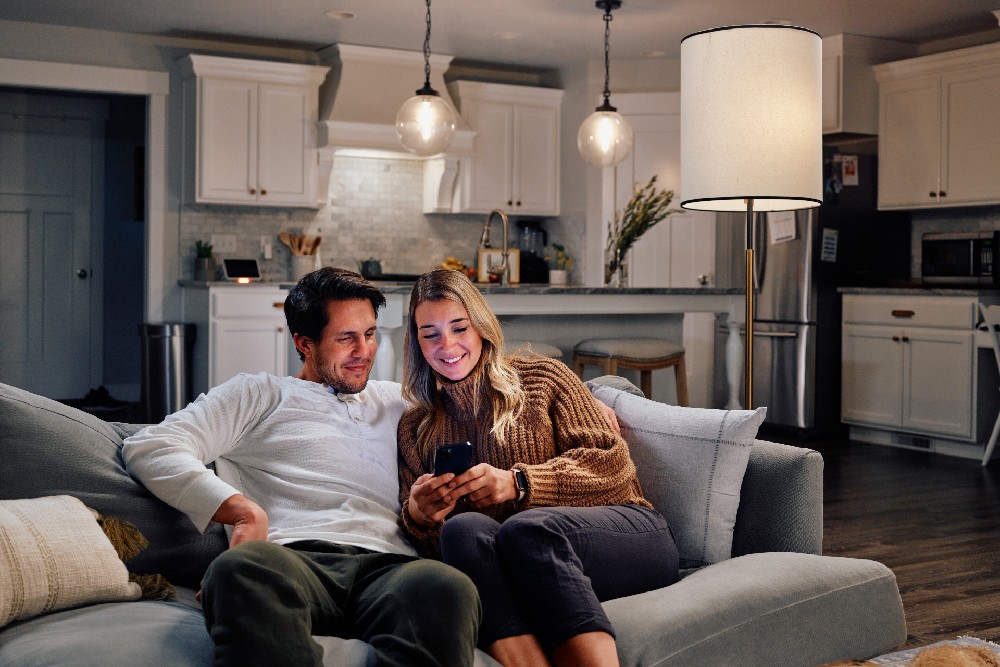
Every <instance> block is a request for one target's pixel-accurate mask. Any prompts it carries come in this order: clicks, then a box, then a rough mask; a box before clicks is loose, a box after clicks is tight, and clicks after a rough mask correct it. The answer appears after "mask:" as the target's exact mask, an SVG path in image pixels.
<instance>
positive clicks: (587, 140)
mask: <svg viewBox="0 0 1000 667" xmlns="http://www.w3.org/2000/svg"><path fill="white" fill-rule="evenodd" d="M634 140H635V132H633V131H632V126H631V125H629V122H628V121H627V120H625V117H624V116H622V115H621V114H619V113H618V112H617V111H602V110H598V111H595V112H594V113H592V114H590V115H589V116H588V117H587V119H586V120H585V121H583V124H581V125H580V131H579V132H578V133H577V135H576V146H577V148H578V149H579V150H580V155H582V156H583V159H584V160H586V161H587V162H589V163H590V164H592V165H594V166H595V167H613V166H615V165H616V164H618V163H619V162H621V161H622V160H624V159H625V158H626V157H628V154H629V153H631V152H632V143H633V142H634Z"/></svg>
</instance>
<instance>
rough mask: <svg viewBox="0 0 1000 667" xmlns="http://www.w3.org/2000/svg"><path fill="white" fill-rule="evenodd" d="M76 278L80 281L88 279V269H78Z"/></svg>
mask: <svg viewBox="0 0 1000 667" xmlns="http://www.w3.org/2000/svg"><path fill="white" fill-rule="evenodd" d="M76 277H77V278H79V279H80V280H83V279H84V278H86V277H87V269H77V270H76Z"/></svg>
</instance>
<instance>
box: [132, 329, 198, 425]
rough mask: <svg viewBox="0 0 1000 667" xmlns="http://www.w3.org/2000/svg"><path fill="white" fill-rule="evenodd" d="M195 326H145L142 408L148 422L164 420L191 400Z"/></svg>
mask: <svg viewBox="0 0 1000 667" xmlns="http://www.w3.org/2000/svg"><path fill="white" fill-rule="evenodd" d="M195 329H196V328H195V325H194V324H186V323H172V324H170V323H168V324H141V325H139V336H140V338H141V339H142V392H141V393H142V396H141V399H142V400H141V402H142V408H143V410H144V412H145V420H146V422H147V423H156V422H159V421H162V420H163V418H164V417H166V416H167V415H168V414H170V413H171V412H176V411H177V410H180V409H181V408H183V407H184V406H185V405H187V404H188V402H189V401H190V400H191V363H192V361H191V359H192V355H191V352H192V350H193V348H194V341H195Z"/></svg>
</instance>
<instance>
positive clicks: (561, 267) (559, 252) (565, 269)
mask: <svg viewBox="0 0 1000 667" xmlns="http://www.w3.org/2000/svg"><path fill="white" fill-rule="evenodd" d="M545 259H546V261H548V263H549V284H550V285H565V284H566V282H567V278H568V277H569V272H570V270H571V269H572V268H573V258H572V257H570V256H569V254H568V253H567V252H566V248H565V247H564V246H562V245H560V244H558V243H553V244H552V245H551V246H549V249H548V252H546V253H545Z"/></svg>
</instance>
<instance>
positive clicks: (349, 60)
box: [319, 44, 475, 165]
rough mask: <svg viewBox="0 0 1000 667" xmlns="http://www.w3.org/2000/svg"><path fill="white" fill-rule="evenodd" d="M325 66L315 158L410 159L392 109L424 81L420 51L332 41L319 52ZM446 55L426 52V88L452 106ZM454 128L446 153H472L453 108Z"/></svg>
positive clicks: (468, 135)
mask: <svg viewBox="0 0 1000 667" xmlns="http://www.w3.org/2000/svg"><path fill="white" fill-rule="evenodd" d="M319 55H320V62H321V63H322V64H323V65H327V66H329V67H330V73H329V74H328V75H327V78H326V82H325V83H324V84H323V86H322V87H321V88H320V99H319V149H320V163H321V165H322V163H323V162H327V161H329V162H332V155H331V154H332V153H340V152H352V153H356V152H358V151H377V152H379V153H383V154H384V153H391V154H396V155H397V156H401V157H402V156H405V157H410V158H414V157H416V156H415V155H413V154H412V153H409V152H407V151H406V149H404V148H403V146H402V145H401V144H400V143H399V136H398V135H397V134H396V112H397V111H399V108H400V107H401V106H402V105H403V102H405V101H406V100H408V99H409V98H411V97H413V95H414V94H415V92H416V90H417V89H418V88H420V87H421V84H423V82H424V56H423V53H420V52H417V51H399V50H395V49H382V48H375V47H370V46H357V45H353V44H334V45H333V46H329V47H327V48H325V49H323V50H322V51H320V53H319ZM451 60H452V56H445V55H432V56H431V57H430V65H431V87H432V88H434V90H436V91H438V92H439V93H440V94H441V97H442V98H443V99H444V101H445V102H446V103H447V104H448V105H450V106H451V107H452V109H454V108H455V105H454V103H453V102H452V100H451V97H450V96H449V95H448V87H447V86H446V85H445V83H444V71H445V70H446V69H447V68H448V65H449V64H450V63H451ZM455 116H456V117H457V118H458V127H457V131H456V133H455V140H454V141H453V142H452V144H451V146H450V147H449V148H448V151H447V153H448V154H449V155H468V154H471V153H472V140H473V137H474V136H475V132H474V131H472V130H471V129H470V128H469V125H468V123H466V122H465V120H463V119H462V117H461V116H460V115H459V114H458V111H457V110H456V111H455Z"/></svg>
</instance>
